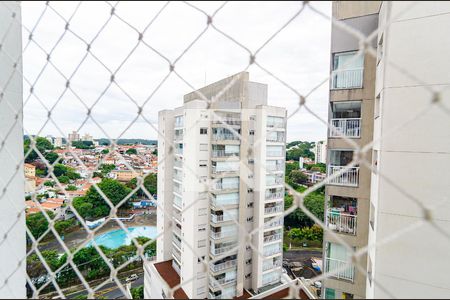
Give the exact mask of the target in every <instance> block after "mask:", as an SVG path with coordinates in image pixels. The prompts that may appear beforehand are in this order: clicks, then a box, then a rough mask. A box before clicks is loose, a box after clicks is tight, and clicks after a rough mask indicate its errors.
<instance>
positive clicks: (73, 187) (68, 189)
mask: <svg viewBox="0 0 450 300" xmlns="http://www.w3.org/2000/svg"><path fill="white" fill-rule="evenodd" d="M76 190H77V187H76V186H74V185H72V184H70V185H68V186H67V187H66V191H76Z"/></svg>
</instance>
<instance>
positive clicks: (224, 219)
mask: <svg viewBox="0 0 450 300" xmlns="http://www.w3.org/2000/svg"><path fill="white" fill-rule="evenodd" d="M236 219H237V216H233V215H229V214H223V215H213V214H211V222H213V223H219V222H227V221H231V220H236Z"/></svg>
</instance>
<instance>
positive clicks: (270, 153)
mask: <svg viewBox="0 0 450 300" xmlns="http://www.w3.org/2000/svg"><path fill="white" fill-rule="evenodd" d="M266 155H267V157H282V156H283V152H282V151H274V150H267V153H266Z"/></svg>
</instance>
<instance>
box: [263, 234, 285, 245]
mask: <svg viewBox="0 0 450 300" xmlns="http://www.w3.org/2000/svg"><path fill="white" fill-rule="evenodd" d="M282 236H283V235H282V234H281V233H276V234H271V235H266V236H264V243H272V242H275V241H279V240H281V238H282Z"/></svg>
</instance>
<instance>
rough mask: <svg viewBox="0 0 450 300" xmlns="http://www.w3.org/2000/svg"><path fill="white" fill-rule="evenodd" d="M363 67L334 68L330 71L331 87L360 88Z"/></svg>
mask: <svg viewBox="0 0 450 300" xmlns="http://www.w3.org/2000/svg"><path fill="white" fill-rule="evenodd" d="M363 71H364V69H363V68H356V69H346V70H334V71H332V73H331V81H332V82H331V88H332V89H352V88H361V87H362V83H363Z"/></svg>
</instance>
